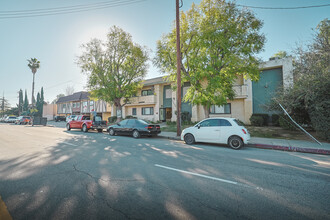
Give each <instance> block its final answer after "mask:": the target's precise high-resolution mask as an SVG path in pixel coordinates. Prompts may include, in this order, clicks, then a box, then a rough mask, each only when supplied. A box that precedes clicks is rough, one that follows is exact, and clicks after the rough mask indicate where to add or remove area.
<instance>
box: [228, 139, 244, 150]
mask: <svg viewBox="0 0 330 220" xmlns="http://www.w3.org/2000/svg"><path fill="white" fill-rule="evenodd" d="M228 145H229V147H231V148H233V149H234V150H239V149H240V148H242V147H243V146H244V143H243V141H242V139H241V138H240V137H238V136H233V137H230V138H229V140H228Z"/></svg>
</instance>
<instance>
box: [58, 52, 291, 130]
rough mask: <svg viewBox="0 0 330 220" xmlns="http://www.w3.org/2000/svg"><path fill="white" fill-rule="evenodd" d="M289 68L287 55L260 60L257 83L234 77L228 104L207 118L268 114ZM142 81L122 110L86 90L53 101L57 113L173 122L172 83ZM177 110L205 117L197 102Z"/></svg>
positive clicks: (174, 96)
mask: <svg viewBox="0 0 330 220" xmlns="http://www.w3.org/2000/svg"><path fill="white" fill-rule="evenodd" d="M292 69H293V68H292V59H291V58H290V57H288V58H284V59H273V60H269V61H267V62H264V63H263V64H262V65H261V66H260V71H261V74H260V79H259V81H258V82H252V81H251V80H250V79H244V78H243V77H242V76H238V78H237V79H236V81H235V83H234V85H233V87H234V90H235V93H236V96H235V98H234V100H227V102H228V104H226V105H224V106H211V108H210V117H233V118H237V119H239V120H241V121H243V122H244V123H247V124H248V123H249V119H250V117H251V115H252V114H253V113H258V114H271V112H268V111H267V110H266V109H265V108H264V107H265V105H266V104H267V103H268V102H269V101H270V100H271V98H272V97H273V96H274V95H275V93H276V92H277V91H278V90H279V89H281V88H289V87H290V86H292V85H293V74H292ZM142 84H143V87H142V89H140V90H139V91H138V92H137V94H136V96H135V97H132V98H130V99H129V101H128V102H127V103H126V104H125V105H124V106H123V107H122V112H119V111H117V110H116V107H115V106H114V105H109V104H108V103H106V102H104V101H102V100H99V101H93V100H90V99H89V97H88V92H79V93H75V94H73V95H71V96H66V97H62V98H60V99H59V100H58V101H57V113H58V115H68V114H91V113H92V112H94V111H96V112H97V114H98V115H100V116H102V117H103V119H104V120H106V119H107V118H108V117H110V116H112V115H117V116H119V115H121V117H122V118H125V117H127V116H134V117H137V118H139V119H145V120H149V121H154V122H157V121H162V122H164V121H176V111H177V108H176V100H177V94H176V91H174V90H172V89H171V84H172V83H171V82H168V81H166V80H165V79H164V77H157V78H153V79H148V80H145V81H143V82H142ZM189 86H190V84H189V83H185V84H184V85H183V87H182V92H181V93H182V96H183V97H184V95H185V94H186V92H187V90H188V88H189ZM181 112H183V113H185V114H186V115H187V117H188V118H189V119H190V120H191V121H193V122H197V121H200V120H203V119H204V118H205V113H204V109H203V107H202V106H200V105H191V104H190V103H185V102H182V108H181Z"/></svg>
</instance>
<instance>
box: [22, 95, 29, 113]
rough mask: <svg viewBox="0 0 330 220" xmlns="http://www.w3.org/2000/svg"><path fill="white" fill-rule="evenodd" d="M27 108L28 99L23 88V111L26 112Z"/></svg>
mask: <svg viewBox="0 0 330 220" xmlns="http://www.w3.org/2000/svg"><path fill="white" fill-rule="evenodd" d="M28 110H29V100H28V97H27V92H26V90H25V98H24V103H23V112H27V111H28Z"/></svg>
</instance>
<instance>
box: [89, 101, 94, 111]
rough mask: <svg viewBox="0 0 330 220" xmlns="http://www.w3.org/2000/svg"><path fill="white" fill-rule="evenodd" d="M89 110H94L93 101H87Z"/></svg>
mask: <svg viewBox="0 0 330 220" xmlns="http://www.w3.org/2000/svg"><path fill="white" fill-rule="evenodd" d="M89 111H91V112H93V111H95V110H94V101H92V100H91V101H89Z"/></svg>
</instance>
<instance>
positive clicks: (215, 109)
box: [210, 103, 231, 114]
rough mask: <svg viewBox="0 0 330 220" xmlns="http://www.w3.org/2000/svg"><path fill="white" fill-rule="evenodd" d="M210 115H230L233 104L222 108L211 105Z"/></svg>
mask: <svg viewBox="0 0 330 220" xmlns="http://www.w3.org/2000/svg"><path fill="white" fill-rule="evenodd" d="M210 113H211V114H230V113H231V104H230V103H228V104H226V105H222V106H218V105H211V107H210Z"/></svg>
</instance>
